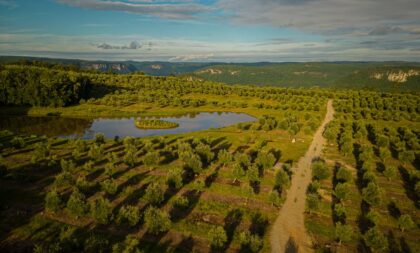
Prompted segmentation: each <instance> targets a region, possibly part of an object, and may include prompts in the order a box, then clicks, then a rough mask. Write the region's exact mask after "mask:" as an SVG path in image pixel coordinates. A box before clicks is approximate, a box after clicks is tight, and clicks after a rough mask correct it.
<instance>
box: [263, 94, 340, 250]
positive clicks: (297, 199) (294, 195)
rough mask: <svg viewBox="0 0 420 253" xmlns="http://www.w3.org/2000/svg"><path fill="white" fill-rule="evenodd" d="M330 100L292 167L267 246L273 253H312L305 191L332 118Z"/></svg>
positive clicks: (332, 110)
mask: <svg viewBox="0 0 420 253" xmlns="http://www.w3.org/2000/svg"><path fill="white" fill-rule="evenodd" d="M333 115H334V108H333V106H332V100H329V101H328V103H327V114H326V115H325V118H324V121H323V122H322V125H321V126H320V127H319V128H318V129H317V131H316V133H315V135H314V139H313V140H312V143H311V145H310V147H309V149H308V151H306V154H305V156H303V157H302V158H301V159H300V160H299V162H298V163H297V166H295V167H294V168H293V177H292V184H291V187H290V189H289V190H288V192H287V199H286V202H285V203H284V205H283V206H282V208H281V209H280V213H279V216H278V217H277V219H276V221H275V223H274V225H273V228H272V231H271V234H270V243H271V249H272V252H273V253H283V252H312V251H313V249H312V241H311V238H310V236H309V235H308V234H307V233H306V229H305V225H304V212H305V199H306V188H307V187H308V184H309V183H310V182H311V170H310V166H311V161H312V159H313V158H314V157H318V156H319V155H320V154H321V151H322V147H323V145H324V143H325V139H324V137H323V136H322V133H323V131H324V128H325V125H326V124H327V123H328V122H330V121H331V120H332V119H333Z"/></svg>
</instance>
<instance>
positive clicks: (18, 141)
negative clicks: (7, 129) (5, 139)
mask: <svg viewBox="0 0 420 253" xmlns="http://www.w3.org/2000/svg"><path fill="white" fill-rule="evenodd" d="M10 144H11V145H12V146H13V147H14V148H16V149H18V148H24V147H25V145H26V143H25V140H24V139H23V138H22V137H17V136H16V137H13V139H12V140H11V141H10Z"/></svg>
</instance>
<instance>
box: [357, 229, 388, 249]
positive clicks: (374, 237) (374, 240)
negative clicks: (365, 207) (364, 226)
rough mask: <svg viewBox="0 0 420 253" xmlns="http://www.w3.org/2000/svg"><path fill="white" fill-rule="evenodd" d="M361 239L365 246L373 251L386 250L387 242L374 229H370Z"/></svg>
mask: <svg viewBox="0 0 420 253" xmlns="http://www.w3.org/2000/svg"><path fill="white" fill-rule="evenodd" d="M363 239H364V241H365V243H366V245H367V246H368V247H369V248H371V249H372V250H374V251H385V250H387V249H388V240H387V238H386V236H384V235H383V234H382V233H381V232H380V231H379V229H377V228H376V227H373V228H370V229H369V230H368V231H367V232H366V233H365V234H364V235H363Z"/></svg>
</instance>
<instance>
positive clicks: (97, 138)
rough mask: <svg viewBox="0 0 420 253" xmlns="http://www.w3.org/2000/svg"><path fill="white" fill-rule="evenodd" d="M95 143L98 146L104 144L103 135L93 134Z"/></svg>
mask: <svg viewBox="0 0 420 253" xmlns="http://www.w3.org/2000/svg"><path fill="white" fill-rule="evenodd" d="M95 143H96V144H98V145H101V144H104V143H105V135H104V134H102V133H97V134H95Z"/></svg>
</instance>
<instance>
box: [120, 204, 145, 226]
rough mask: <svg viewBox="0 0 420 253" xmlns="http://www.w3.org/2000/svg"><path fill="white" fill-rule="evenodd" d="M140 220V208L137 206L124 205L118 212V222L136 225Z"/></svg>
mask: <svg viewBox="0 0 420 253" xmlns="http://www.w3.org/2000/svg"><path fill="white" fill-rule="evenodd" d="M139 221H140V210H139V208H138V207H137V206H123V207H121V209H120V210H119V212H118V215H117V222H118V223H119V224H123V223H127V224H128V225H130V226H132V227H133V226H135V225H137V223H139Z"/></svg>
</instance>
